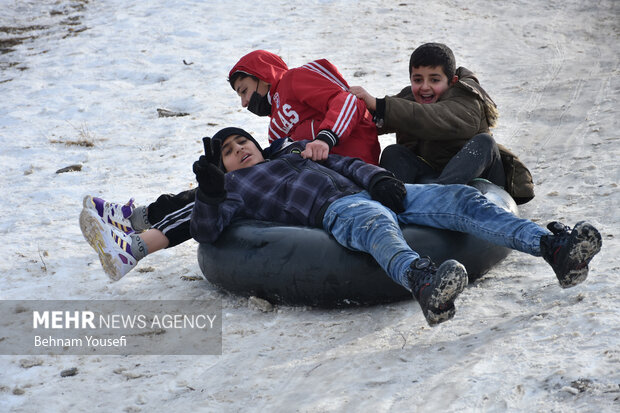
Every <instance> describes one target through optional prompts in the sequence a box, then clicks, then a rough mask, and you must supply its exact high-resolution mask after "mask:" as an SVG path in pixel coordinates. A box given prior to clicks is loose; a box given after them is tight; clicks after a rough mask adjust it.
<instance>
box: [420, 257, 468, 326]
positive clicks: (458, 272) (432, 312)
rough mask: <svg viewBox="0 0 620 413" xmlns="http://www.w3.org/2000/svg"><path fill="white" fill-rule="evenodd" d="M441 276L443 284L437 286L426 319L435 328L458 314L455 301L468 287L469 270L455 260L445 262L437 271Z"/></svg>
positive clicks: (425, 315) (429, 302)
mask: <svg viewBox="0 0 620 413" xmlns="http://www.w3.org/2000/svg"><path fill="white" fill-rule="evenodd" d="M437 274H442V275H441V282H440V283H439V285H438V286H435V289H434V291H433V294H432V295H431V298H430V299H429V301H428V304H427V305H428V307H427V308H428V310H427V311H426V312H425V313H424V317H425V318H426V321H427V322H428V324H429V325H431V326H435V325H437V324H439V323H443V322H444V321H448V320H450V319H451V318H452V317H454V315H455V314H456V308H455V307H454V300H455V299H456V297H458V295H459V294H460V293H461V292H463V290H464V289H465V287H466V286H467V283H468V282H469V281H468V278H467V270H466V269H465V267H464V266H463V265H462V264H461V263H459V262H458V261H455V260H448V261H445V262H444V263H443V264H441V265H440V266H439V268H438V269H437Z"/></svg>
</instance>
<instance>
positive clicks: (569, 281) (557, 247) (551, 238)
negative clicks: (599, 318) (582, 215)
mask: <svg viewBox="0 0 620 413" xmlns="http://www.w3.org/2000/svg"><path fill="white" fill-rule="evenodd" d="M547 228H548V229H549V231H551V232H552V233H553V234H550V235H543V236H542V237H541V238H540V251H541V253H542V256H543V258H544V259H545V261H547V262H548V263H549V265H551V268H553V271H554V272H555V275H556V276H557V277H558V280H559V281H560V285H561V286H562V287H563V288H569V287H573V286H575V285H577V284H579V283H581V282H583V281H584V280H585V279H586V278H587V277H588V263H589V262H590V260H592V257H594V256H595V255H596V254H598V252H599V251H600V250H601V246H602V244H603V241H602V240H601V234H600V233H599V232H598V231H597V229H596V228H594V227H593V226H592V225H591V224H588V223H587V222H584V221H581V222H578V223H577V224H575V228H573V230H572V231H571V229H570V228H569V227H567V226H565V225H562V224H561V223H559V222H551V223H549V225H547Z"/></svg>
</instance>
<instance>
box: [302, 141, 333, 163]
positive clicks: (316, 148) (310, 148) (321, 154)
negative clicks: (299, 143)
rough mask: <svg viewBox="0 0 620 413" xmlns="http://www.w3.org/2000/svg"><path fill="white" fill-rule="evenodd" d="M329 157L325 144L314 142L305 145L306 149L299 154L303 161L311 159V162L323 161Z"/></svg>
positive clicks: (327, 146)
mask: <svg viewBox="0 0 620 413" xmlns="http://www.w3.org/2000/svg"><path fill="white" fill-rule="evenodd" d="M328 155H329V145H328V144H327V142H323V141H320V140H315V141H312V142H310V143H308V144H307V145H306V149H304V150H303V152H302V153H301V157H302V158H304V159H312V160H313V161H323V160H325V159H327V156H328Z"/></svg>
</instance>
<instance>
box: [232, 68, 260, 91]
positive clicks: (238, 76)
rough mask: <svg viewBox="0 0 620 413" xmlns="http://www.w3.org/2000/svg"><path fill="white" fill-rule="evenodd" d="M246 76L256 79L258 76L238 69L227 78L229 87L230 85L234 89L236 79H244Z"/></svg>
mask: <svg viewBox="0 0 620 413" xmlns="http://www.w3.org/2000/svg"><path fill="white" fill-rule="evenodd" d="M246 77H251V78H252V79H254V80H256V81H258V78H257V77H256V76H254V75H251V74H249V73H245V72H241V71H239V72H235V73H233V75H232V76H231V77H229V78H228V83H230V87H232V88H233V90H234V89H235V82H236V81H237V79H245V78H246Z"/></svg>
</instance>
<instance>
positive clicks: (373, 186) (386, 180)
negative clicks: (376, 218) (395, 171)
mask: <svg viewBox="0 0 620 413" xmlns="http://www.w3.org/2000/svg"><path fill="white" fill-rule="evenodd" d="M368 192H369V193H370V197H371V198H372V199H374V200H375V201H378V202H381V203H382V204H383V205H385V206H386V207H388V208H390V209H391V210H392V211H394V212H396V213H397V214H398V213H401V212H403V211H404V210H405V208H404V206H403V201H404V200H405V196H406V195H407V189H405V184H403V183H402V182H401V181H399V180H398V179H396V178H394V177H393V176H390V175H388V174H387V173H386V174H381V175H379V176H377V177H375V178H373V180H372V181H371V183H370V186H369V188H368Z"/></svg>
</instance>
